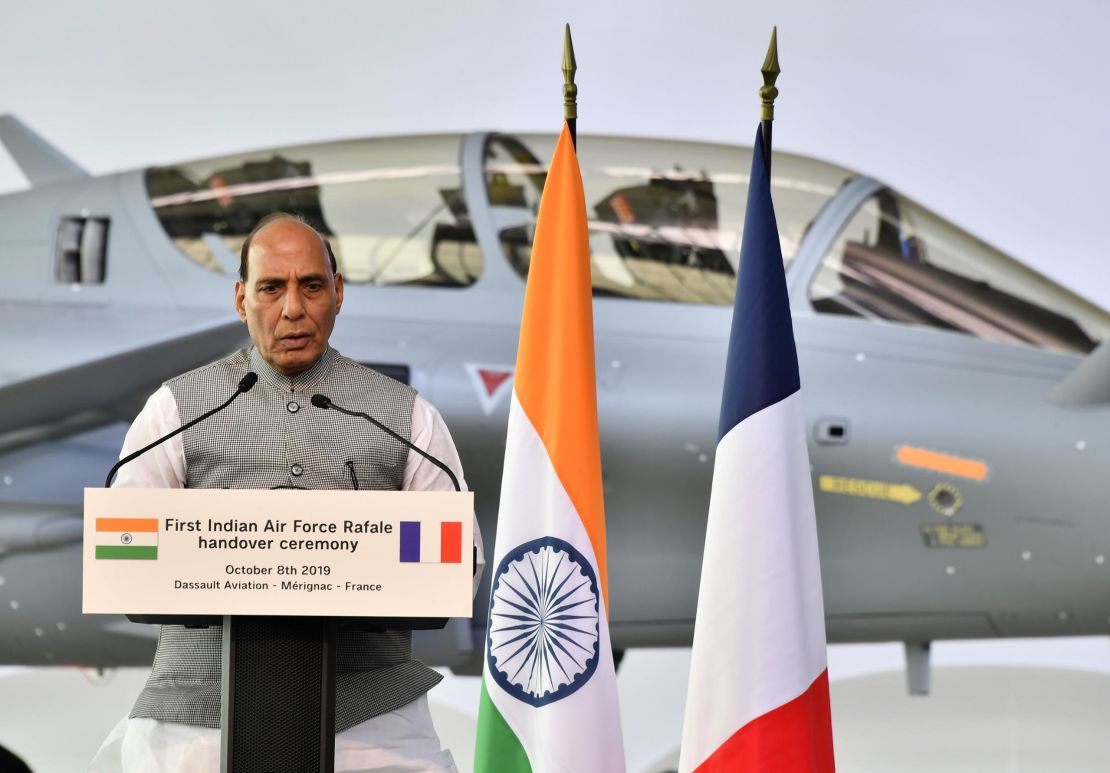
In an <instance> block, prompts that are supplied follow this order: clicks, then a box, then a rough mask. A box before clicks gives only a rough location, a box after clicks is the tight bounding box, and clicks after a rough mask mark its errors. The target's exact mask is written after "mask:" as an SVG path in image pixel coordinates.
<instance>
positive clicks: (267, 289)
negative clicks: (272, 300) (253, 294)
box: [258, 285, 277, 295]
mask: <svg viewBox="0 0 1110 773" xmlns="http://www.w3.org/2000/svg"><path fill="white" fill-rule="evenodd" d="M258 292H260V293H266V294H268V295H272V294H273V293H276V292H277V285H263V286H262V287H260V288H258Z"/></svg>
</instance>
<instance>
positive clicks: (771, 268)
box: [718, 127, 800, 440]
mask: <svg viewBox="0 0 1110 773" xmlns="http://www.w3.org/2000/svg"><path fill="white" fill-rule="evenodd" d="M799 387H800V381H799V378H798V354H797V352H796V351H795V349H794V329H793V326H792V324H791V320H790V299H789V296H788V295H787V292H786V272H785V271H784V270H783V266H782V248H781V247H780V246H779V229H778V223H777V222H776V220H775V209H774V206H773V205H772V203H771V182H770V179H769V177H768V175H767V164H766V161H765V160H764V154H763V128H762V127H760V128H759V129H758V130H757V131H756V134H755V153H754V154H753V155H752V175H751V182H750V184H749V187H748V208H747V211H746V213H745V215H744V239H743V242H742V244H741V246H740V278H739V279H738V280H737V286H736V303H735V305H734V306H733V310H732V333H731V335H730V336H729V343H728V361H727V363H726V365H725V388H724V396H723V397H722V398H721V424H720V428H719V433H720V434H719V436H718V440H720V438H723V437H724V436H725V435H727V434H728V433H729V431H730V430H731V429H732V428H733V427H735V426H736V425H737V424H739V423H740V422H742V421H743V420H744V419H746V418H748V417H749V416H751V415H752V414H755V413H758V412H759V411H761V410H763V409H764V408H766V407H768V406H770V405H774V404H775V403H777V402H779V401H780V400H783V399H785V398H786V397H789V396H790V395H792V394H793V393H794V392H797V391H798V389H799Z"/></svg>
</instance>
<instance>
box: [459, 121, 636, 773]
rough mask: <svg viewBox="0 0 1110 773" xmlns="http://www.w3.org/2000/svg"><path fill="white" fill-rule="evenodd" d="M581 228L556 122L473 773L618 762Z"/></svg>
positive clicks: (505, 486)
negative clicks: (555, 140) (556, 130)
mask: <svg viewBox="0 0 1110 773" xmlns="http://www.w3.org/2000/svg"><path fill="white" fill-rule="evenodd" d="M591 304H592V298H591V290H590V253H589V233H588V231H587V226H586V203H585V196H584V195H583V192H582V176H581V173H580V171H579V169H578V159H577V157H576V156H575V149H574V144H573V142H572V140H571V137H570V132H569V129H567V128H566V127H564V128H563V133H562V136H561V137H560V138H559V143H558V145H557V146H556V148H555V156H554V158H552V160H551V168H550V171H549V173H548V176H547V181H546V183H545V185H544V189H543V199H542V201H541V203H540V210H539V216H538V220H537V222H536V234H535V239H534V240H533V248H532V259H531V265H530V267H529V270H528V287H527V290H526V291H525V296H524V314H523V318H522V320H521V328H520V344H519V348H518V350H517V361H516V379H515V382H514V385H513V394H512V402H511V405H510V408H509V430H508V438H507V440H506V444H505V472H504V477H503V479H502V482H501V506H500V510H499V514H498V519H497V539H496V542H495V546H494V560H493V562H492V564H491V566H492V567H493V576H492V580H491V582H492V587H491V597H490V610H489V625H488V628H487V632H486V649H485V655H486V662H485V671H484V675H483V680H482V693H481V705H480V707H479V711H478V736H477V742H476V749H475V761H474V768H475V771H476V772H477V773H522V772H523V771H535V772H536V773H540V772H541V771H544V772H547V771H550V772H551V773H556V772H558V773H566V772H567V771H574V772H575V773H590V772H591V771H597V773H621V771H623V770H624V748H623V746H624V745H623V743H622V741H621V725H620V715H619V711H618V708H617V688H616V675H615V671H614V668H613V654H612V647H611V645H610V643H609V614H608V594H607V580H606V574H605V510H604V505H603V503H602V496H601V453H600V449H599V445H598V432H597V395H596V391H595V390H596V387H595V377H594V344H593V310H592V305H591Z"/></svg>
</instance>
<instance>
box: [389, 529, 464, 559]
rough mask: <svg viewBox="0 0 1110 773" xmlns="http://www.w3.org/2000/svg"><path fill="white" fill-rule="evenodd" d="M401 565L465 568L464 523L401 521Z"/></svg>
mask: <svg viewBox="0 0 1110 773" xmlns="http://www.w3.org/2000/svg"><path fill="white" fill-rule="evenodd" d="M401 563H408V564H461V563H462V521H443V522H442V523H438V524H436V523H421V522H420V521H401Z"/></svg>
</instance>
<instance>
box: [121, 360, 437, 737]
mask: <svg viewBox="0 0 1110 773" xmlns="http://www.w3.org/2000/svg"><path fill="white" fill-rule="evenodd" d="M251 370H253V371H254V372H255V373H257V374H258V377H259V380H258V384H257V385H256V386H255V387H254V389H252V390H251V391H250V392H247V393H246V394H245V395H241V396H240V397H239V399H237V400H236V401H235V402H234V403H232V405H231V406H230V407H229V408H228V409H227V410H225V411H222V412H220V413H218V414H216V415H215V416H213V417H212V418H210V419H208V420H206V421H204V422H202V423H200V424H198V425H197V426H196V427H194V428H192V429H189V430H187V431H186V432H185V433H184V434H183V435H182V438H183V445H184V449H185V462H186V477H187V481H186V486H187V487H188V488H274V487H276V486H299V487H301V488H308V489H349V488H352V481H351V470H352V468H353V471H354V474H355V477H356V479H357V480H358V487H359V488H360V489H386V490H397V489H400V488H401V484H402V481H403V476H404V468H405V460H406V459H407V457H408V452H407V449H406V448H404V447H403V446H402V445H401V444H400V443H397V442H396V441H395V440H393V439H392V438H390V437H388V436H387V435H385V433H383V432H381V431H379V430H377V429H375V428H374V427H373V426H372V425H371V424H370V423H369V422H364V421H361V420H359V419H355V418H352V417H349V416H344V415H342V414H340V413H339V412H337V411H322V410H320V409H318V408H315V407H314V406H313V405H312V404H311V403H310V402H309V399H310V398H311V397H312V395H313V394H315V393H317V392H319V393H322V394H325V395H327V396H328V397H330V398H332V399H333V400H334V401H335V402H336V403H337V404H339V405H342V406H345V407H350V408H352V409H353V410H362V411H365V412H367V413H369V414H371V415H372V416H375V417H376V418H377V419H379V420H380V421H381V422H382V423H383V424H385V425H386V426H387V427H390V428H391V429H393V430H394V431H396V432H397V433H398V434H399V435H401V436H402V437H409V435H410V431H411V425H412V407H413V401H414V400H415V399H416V392H415V391H413V390H412V389H410V388H409V387H407V386H405V385H404V384H400V383H398V382H396V381H394V380H392V379H390V378H387V377H386V376H383V375H382V374H380V373H378V372H377V371H374V370H371V369H370V368H366V367H363V366H362V365H359V364H358V363H356V362H353V361H352V360H349V359H347V358H346V357H342V356H340V355H339V353H338V352H336V351H335V350H334V349H328V350H327V351H326V352H325V353H324V355H323V356H322V357H321V358H320V360H319V361H318V362H317V363H316V364H315V365H313V366H312V368H310V369H309V370H307V371H305V372H304V373H299V374H297V375H296V376H293V377H292V378H290V377H288V376H283V375H281V374H280V373H277V372H276V371H274V369H273V368H271V367H270V366H269V365H268V364H267V363H266V362H265V361H264V360H263V359H262V357H261V356H260V355H259V354H258V351H257V350H256V349H253V348H252V349H249V350H247V349H244V350H242V351H239V352H236V353H235V354H233V355H232V356H230V357H227V358H225V359H222V360H219V361H217V362H214V363H212V364H210V365H206V366H204V367H202V368H198V369H196V370H193V371H190V372H188V373H185V374H184V375H181V376H178V377H177V378H174V379H172V380H170V381H167V382H166V386H168V387H169V389H170V391H171V392H172V393H173V397H174V400H175V401H176V402H177V409H178V411H179V413H180V415H181V422H182V423H185V422H187V421H189V420H190V419H193V418H195V417H197V416H199V415H200V414H202V413H204V412H205V411H207V410H210V409H211V408H212V407H214V406H216V405H218V404H219V403H221V402H222V401H223V400H225V399H226V398H227V396H229V395H231V393H232V392H234V391H235V388H236V386H237V385H238V383H239V379H241V378H242V377H243V376H244V375H245V374H246V373H247V371H251ZM348 462H349V463H350V466H349V465H348ZM221 638H222V629H221V628H219V627H214V628H207V629H188V628H184V627H182V626H176V625H164V626H162V629H161V633H160V635H159V637H158V652H157V653H156V654H155V656H154V668H153V670H152V671H151V674H150V678H149V679H148V680H147V683H146V686H145V687H144V688H143V691H142V693H140V695H139V698H138V700H137V701H136V702H135V707H134V708H133V709H132V710H131V716H132V717H149V718H151V719H160V720H163V721H168V722H183V723H185V724H189V725H202V726H204V727H213V728H215V727H219V726H220V641H221ZM411 639H412V634H410V633H409V632H407V631H404V632H400V631H390V632H386V633H361V632H356V631H350V630H343V631H341V632H340V635H339V642H338V658H337V661H336V662H337V670H338V674H337V678H336V705H335V726H336V731H337V732H342V731H343V730H346V729H348V728H350V727H353V726H354V725H357V724H358V723H360V722H364V721H366V720H367V719H371V718H372V717H376V716H378V715H380V714H385V713H386V712H389V711H393V710H394V709H397V708H400V707H401V706H403V705H405V704H406V703H409V702H411V701H413V700H415V699H416V698H418V697H420V696H421V695H423V694H424V693H425V692H427V691H428V690H429V689H431V688H432V687H433V686H434V685H435V684H436V683H438V682H439V681H440V679H442V678H443V677H441V676H440V675H439V674H437V673H436V672H435V671H432V670H431V669H430V668H428V667H427V666H425V665H424V664H423V663H420V662H419V661H416V660H413V659H412V645H411ZM274 678H275V679H280V678H281V675H280V674H275V675H274Z"/></svg>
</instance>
